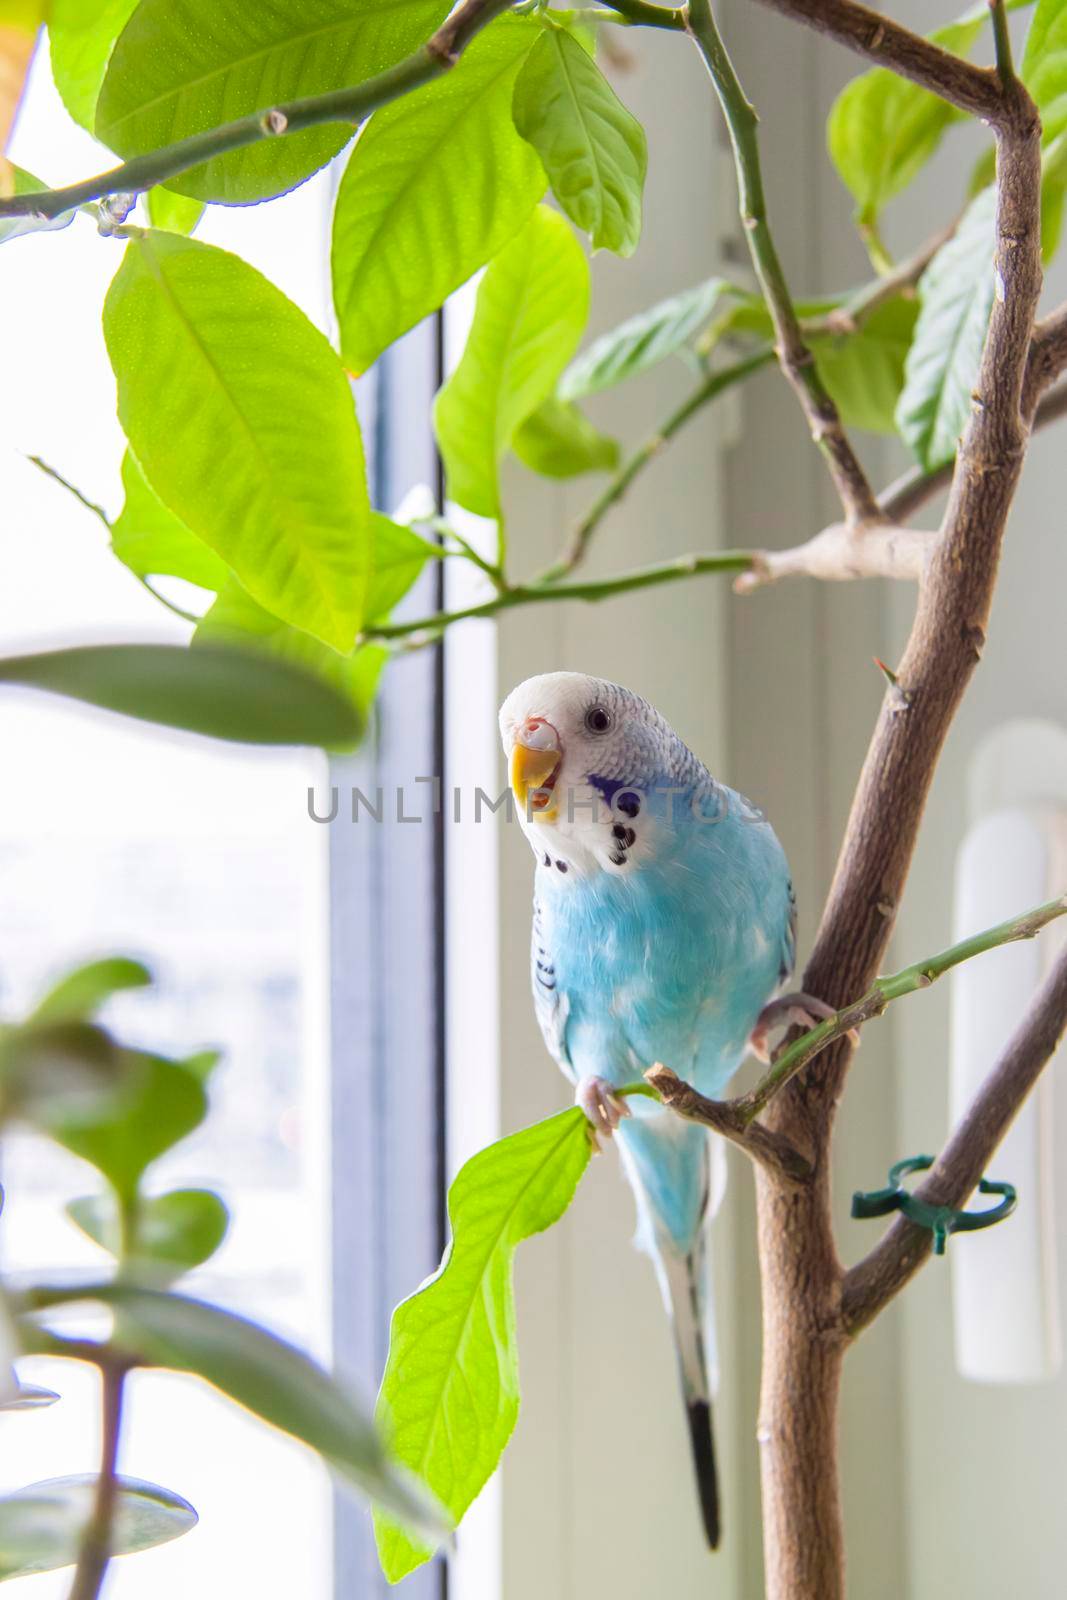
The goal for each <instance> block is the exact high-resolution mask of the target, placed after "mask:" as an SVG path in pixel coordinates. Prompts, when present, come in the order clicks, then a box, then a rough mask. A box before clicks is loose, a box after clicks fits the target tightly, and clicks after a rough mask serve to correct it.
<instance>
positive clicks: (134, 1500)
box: [0, 1472, 197, 1580]
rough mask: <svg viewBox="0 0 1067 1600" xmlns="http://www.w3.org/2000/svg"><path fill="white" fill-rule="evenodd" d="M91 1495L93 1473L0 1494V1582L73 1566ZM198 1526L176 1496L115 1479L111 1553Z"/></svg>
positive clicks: (167, 1539)
mask: <svg viewBox="0 0 1067 1600" xmlns="http://www.w3.org/2000/svg"><path fill="white" fill-rule="evenodd" d="M95 1492H96V1475H95V1473H91V1472H84V1473H76V1474H74V1475H73V1476H71V1477H69V1478H48V1479H46V1481H45V1482H43V1483H31V1484H29V1485H28V1487H27V1488H25V1489H16V1490H15V1492H14V1494H5V1495H2V1496H0V1580H6V1579H8V1578H25V1577H28V1576H29V1574H30V1573H33V1572H54V1571H55V1570H56V1568H57V1567H70V1566H73V1565H74V1563H75V1562H76V1561H77V1559H78V1551H79V1548H80V1546H81V1540H82V1534H83V1531H84V1529H85V1524H86V1523H87V1522H88V1520H89V1517H90V1514H91V1512H92V1506H93V1496H94V1494H95ZM196 1524H197V1515H196V1512H195V1511H194V1510H193V1508H192V1506H191V1505H190V1504H189V1502H188V1500H183V1499H182V1497H181V1495H180V1494H174V1493H172V1491H171V1490H170V1489H162V1488H160V1486H159V1484H157V1483H146V1482H145V1481H144V1480H143V1479H142V1478H127V1477H125V1476H121V1477H120V1478H119V1479H118V1498H117V1501H116V1506H115V1525H114V1529H113V1532H112V1539H111V1552H112V1554H113V1555H116V1556H122V1555H130V1554H132V1553H133V1552H134V1551H135V1550H151V1549H153V1548H154V1547H155V1546H156V1545H160V1544H168V1543H169V1542H170V1540H171V1539H177V1538H179V1537H180V1536H181V1535H182V1534H183V1533H188V1532H189V1529H190V1528H195V1527H196Z"/></svg>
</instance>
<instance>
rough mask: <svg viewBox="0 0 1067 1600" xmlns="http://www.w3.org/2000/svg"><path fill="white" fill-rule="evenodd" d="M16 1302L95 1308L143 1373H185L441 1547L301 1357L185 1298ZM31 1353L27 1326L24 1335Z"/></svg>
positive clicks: (262, 1331) (416, 1495)
mask: <svg viewBox="0 0 1067 1600" xmlns="http://www.w3.org/2000/svg"><path fill="white" fill-rule="evenodd" d="M25 1300H26V1301H27V1302H28V1303H29V1304H31V1305H33V1306H35V1307H36V1308H38V1309H40V1308H47V1307H50V1306H53V1305H61V1304H66V1303H70V1302H76V1301H82V1300H99V1301H102V1302H103V1303H104V1304H105V1305H108V1306H111V1307H113V1308H114V1310H115V1311H116V1312H117V1313H119V1314H120V1315H121V1317H122V1331H123V1342H124V1345H126V1346H127V1347H128V1348H129V1349H130V1350H131V1351H133V1352H134V1353H135V1354H136V1355H137V1356H138V1358H139V1359H140V1360H141V1361H142V1362H144V1363H146V1364H147V1365H149V1366H154V1367H167V1368H170V1369H171V1370H172V1371H176V1372H190V1373H193V1374H195V1375H196V1376H197V1377H199V1378H203V1379H205V1380H206V1381H207V1382H208V1383H210V1384H214V1386H215V1388H217V1389H220V1390H221V1391H222V1393H223V1394H225V1395H227V1396H228V1397H229V1398H230V1399H231V1400H235V1401H236V1402H237V1404H238V1405H242V1406H245V1407H247V1409H248V1410H249V1411H251V1412H253V1413H254V1414H255V1415H256V1416H257V1417H260V1418H262V1420H263V1421H264V1422H269V1423H270V1424H271V1425H272V1426H273V1427H275V1428H280V1429H281V1430H282V1432H283V1433H288V1434H291V1435H292V1436H293V1438H296V1439H300V1440H302V1441H303V1443H304V1444H306V1445H309V1446H310V1447H311V1449H312V1450H315V1451H317V1452H318V1454H319V1455H320V1456H322V1457H323V1458H324V1459H325V1460H326V1462H327V1464H328V1465H330V1466H332V1467H333V1468H334V1469H335V1470H336V1471H338V1472H339V1473H341V1474H343V1475H344V1476H345V1477H346V1478H348V1479H349V1480H350V1481H351V1482H353V1483H354V1484H356V1485H357V1486H358V1487H359V1488H360V1489H362V1490H363V1492H364V1493H365V1494H367V1495H369V1496H370V1498H371V1499H372V1500H375V1501H376V1502H377V1503H378V1504H380V1505H382V1506H383V1507H386V1508H387V1509H388V1510H389V1511H390V1512H391V1513H392V1514H393V1515H395V1516H397V1517H399V1518H400V1519H401V1520H402V1521H403V1522H404V1523H405V1524H406V1525H408V1526H410V1527H412V1528H413V1529H416V1530H418V1531H420V1532H421V1533H423V1534H424V1535H428V1536H430V1537H442V1536H443V1535H444V1533H445V1532H446V1528H445V1524H444V1523H443V1521H442V1519H441V1515H440V1513H439V1511H438V1509H437V1508H436V1507H435V1506H434V1505H433V1504H432V1502H431V1501H430V1499H429V1497H428V1496H427V1494H426V1493H425V1491H424V1490H423V1488H422V1486H421V1485H420V1484H419V1483H417V1482H416V1480H414V1479H413V1478H412V1477H411V1476H410V1475H409V1474H408V1473H407V1472H406V1471H405V1470H404V1469H403V1468H402V1467H398V1466H397V1465H396V1463H395V1462H394V1461H393V1460H392V1459H391V1458H390V1457H389V1456H388V1455H387V1453H386V1451H385V1449H384V1447H383V1445H382V1442H381V1439H380V1438H379V1436H378V1433H377V1430H376V1428H375V1425H374V1422H373V1420H372V1418H371V1417H370V1415H369V1414H368V1413H367V1412H366V1411H365V1410H364V1409H363V1407H362V1405H361V1404H360V1403H359V1402H358V1401H357V1400H356V1399H354V1397H353V1396H352V1394H351V1393H350V1392H349V1390H348V1389H346V1388H345V1387H343V1386H342V1385H341V1384H340V1383H338V1382H337V1380H336V1379H335V1378H332V1377H331V1376H330V1375H329V1373H327V1372H325V1371H324V1370H323V1369H322V1367H320V1366H319V1365H318V1364H317V1363H316V1362H314V1361H312V1360H311V1358H310V1357H309V1356H306V1355H305V1354H304V1353H303V1351H301V1350H297V1349H296V1348H295V1347H294V1346H293V1345H291V1344H287V1343H286V1342H285V1340H284V1339H279V1338H277V1337H276V1335H274V1334H273V1333H268V1331H267V1329H266V1328H262V1327H260V1326H259V1325H258V1324H257V1323H255V1322H249V1321H248V1320H247V1318H245V1317H238V1316H234V1315H233V1313H232V1312H229V1311H222V1310H220V1309H219V1308H218V1307H217V1306H211V1305H207V1304H205V1302H204V1301H202V1300H194V1299H191V1298H190V1297H188V1296H186V1295H179V1294H174V1293H163V1292H162V1291H160V1290H155V1289H145V1288H141V1287H137V1286H135V1285H133V1284H131V1283H128V1282H124V1281H122V1280H112V1281H110V1282H108V1283H100V1284H93V1285H91V1286H84V1285H82V1286H78V1287H73V1288H67V1287H63V1288H55V1289H53V1288H49V1287H43V1288H39V1289H34V1290H31V1291H28V1292H27V1294H26V1296H25ZM25 1343H26V1346H27V1348H28V1349H32V1348H33V1346H34V1330H33V1326H32V1324H30V1325H29V1326H27V1328H26V1330H25Z"/></svg>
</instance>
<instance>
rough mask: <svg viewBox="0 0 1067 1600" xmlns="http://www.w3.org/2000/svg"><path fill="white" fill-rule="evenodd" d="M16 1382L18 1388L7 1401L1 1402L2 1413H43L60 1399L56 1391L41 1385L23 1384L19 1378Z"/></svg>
mask: <svg viewBox="0 0 1067 1600" xmlns="http://www.w3.org/2000/svg"><path fill="white" fill-rule="evenodd" d="M15 1381H16V1384H17V1385H18V1387H17V1388H16V1390H15V1393H14V1394H13V1395H11V1396H10V1397H9V1398H8V1399H7V1400H0V1411H43V1410H44V1408H45V1407H46V1406H54V1405H55V1403H56V1401H57V1400H58V1399H59V1396H58V1395H57V1394H56V1392H55V1390H54V1389H43V1388H42V1387H41V1385H40V1384H39V1383H23V1382H22V1381H21V1379H19V1378H18V1377H16V1380H15Z"/></svg>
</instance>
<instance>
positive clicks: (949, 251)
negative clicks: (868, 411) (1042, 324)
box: [897, 189, 995, 472]
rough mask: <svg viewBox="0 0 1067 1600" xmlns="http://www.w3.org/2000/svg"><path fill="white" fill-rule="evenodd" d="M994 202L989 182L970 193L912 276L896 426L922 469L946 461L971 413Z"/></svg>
mask: <svg viewBox="0 0 1067 1600" xmlns="http://www.w3.org/2000/svg"><path fill="white" fill-rule="evenodd" d="M994 204H995V193H994V191H993V190H992V189H987V190H985V191H984V192H983V193H982V194H980V195H978V197H977V198H976V199H975V200H972V201H971V204H970V205H969V206H968V208H967V210H966V211H965V213H964V215H963V217H962V218H961V220H960V225H959V227H958V228H957V230H956V232H955V234H954V235H953V237H952V238H951V239H950V240H949V241H948V243H947V244H945V245H943V246H942V247H941V249H940V250H939V251H938V252H937V255H936V256H935V257H934V259H933V260H932V261H931V263H930V265H929V266H928V267H927V269H926V271H925V272H924V273H923V275H922V277H921V278H920V279H919V317H918V321H917V322H916V325H915V336H914V339H913V340H912V345H911V349H910V351H909V352H908V359H907V364H906V367H905V381H904V391H903V393H902V394H901V396H900V401H899V404H898V406H897V427H898V429H899V430H900V434H901V437H902V438H903V439H904V441H905V443H906V444H908V445H910V446H911V448H912V450H914V452H915V454H916V456H917V457H918V458H919V461H920V463H921V464H922V465H923V466H924V467H925V468H926V470H927V471H928V472H929V471H932V470H933V468H935V467H938V466H940V465H941V464H942V463H943V462H945V461H951V460H952V458H953V456H954V455H955V454H956V444H957V441H958V440H959V437H960V434H961V433H962V432H963V429H964V427H965V425H966V423H967V419H968V418H969V417H970V414H971V391H972V389H973V387H974V384H975V381H976V379H977V377H978V368H979V364H980V362H981V356H982V346H983V345H984V343H985V336H986V328H987V327H988V325H989V313H990V311H991V309H992V306H993V208H994Z"/></svg>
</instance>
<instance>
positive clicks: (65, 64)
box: [48, 0, 137, 133]
mask: <svg viewBox="0 0 1067 1600" xmlns="http://www.w3.org/2000/svg"><path fill="white" fill-rule="evenodd" d="M136 7H137V0H51V4H50V6H49V11H48V34H49V39H50V41H51V46H52V76H53V78H54V79H55V81H56V88H57V89H58V90H59V93H60V95H61V96H62V99H63V104H64V105H65V106H66V108H67V110H68V111H69V112H70V114H71V116H72V117H73V118H74V120H75V122H78V123H80V124H81V126H82V127H83V128H87V129H88V130H89V132H90V133H92V131H93V123H94V121H95V118H96V102H97V99H98V97H99V94H100V85H101V84H102V83H103V81H104V73H105V72H106V71H107V64H108V60H109V58H110V56H111V52H112V50H113V49H114V47H115V40H116V39H117V38H118V36H119V34H120V33H121V32H122V30H123V28H124V27H125V26H126V24H127V22H128V21H129V19H130V16H131V15H132V13H133V12H134V10H135V9H136Z"/></svg>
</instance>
